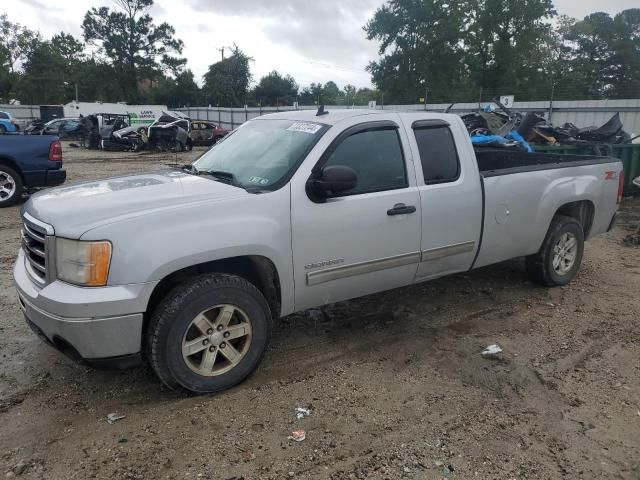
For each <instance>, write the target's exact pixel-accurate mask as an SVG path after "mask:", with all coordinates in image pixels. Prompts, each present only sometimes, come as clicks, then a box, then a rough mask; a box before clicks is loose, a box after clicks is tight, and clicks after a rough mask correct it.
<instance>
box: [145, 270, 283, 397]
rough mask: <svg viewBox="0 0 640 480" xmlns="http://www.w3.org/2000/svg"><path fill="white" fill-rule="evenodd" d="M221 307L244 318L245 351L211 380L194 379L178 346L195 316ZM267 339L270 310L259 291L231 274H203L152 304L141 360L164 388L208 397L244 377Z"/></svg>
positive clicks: (255, 363) (257, 358)
mask: <svg viewBox="0 0 640 480" xmlns="http://www.w3.org/2000/svg"><path fill="white" fill-rule="evenodd" d="M221 304H229V305H233V306H235V307H237V308H239V309H241V310H242V311H243V312H245V313H246V315H247V317H248V318H249V319H250V322H251V337H250V341H249V344H248V349H247V350H246V353H245V354H244V357H242V358H241V360H240V361H239V362H238V364H237V365H235V367H232V368H231V369H230V370H229V371H226V372H224V373H220V374H218V375H216V376H205V375H199V374H197V373H196V372H194V371H193V370H192V369H191V368H190V367H189V365H187V360H185V358H184V357H183V354H182V342H183V339H184V338H185V334H186V333H187V331H188V329H189V328H192V327H191V322H192V320H193V319H194V318H196V316H198V315H199V314H200V313H201V312H204V311H206V310H207V309H210V308H213V307H215V306H216V305H221ZM270 339H271V312H270V310H269V305H268V304H267V301H266V299H265V298H264V296H263V295H262V293H260V291H259V290H258V289H257V288H256V287H255V286H253V285H252V284H251V283H249V282H248V281H246V280H245V279H243V278H240V277H237V276H235V275H228V274H220V273H216V274H206V275H201V276H198V277H195V278H193V279H190V280H187V281H185V282H184V283H182V284H180V285H178V286H177V287H175V288H174V289H173V290H172V291H171V292H170V293H169V294H168V295H167V296H166V298H165V299H164V300H163V301H162V302H161V303H160V304H159V305H158V307H157V308H156V310H155V311H154V312H153V314H152V317H151V320H150V323H149V327H148V329H147V333H146V339H145V342H146V348H145V356H146V358H147V360H148V361H149V363H150V364H151V367H152V368H153V370H154V371H155V373H156V375H157V376H158V377H159V378H160V380H161V381H162V382H163V383H164V384H165V385H166V386H167V387H169V388H170V389H172V390H175V391H178V392H183V393H187V392H192V393H213V392H219V391H222V390H226V389H228V388H231V387H233V386H234V385H237V384H238V383H240V382H242V381H243V380H244V379H245V378H247V377H248V376H249V375H250V374H251V373H252V372H253V371H254V370H255V369H256V367H257V366H258V364H259V363H260V361H261V360H262V357H263V355H264V352H265V350H266V348H267V345H268V344H269V340H270ZM222 347H223V345H222V346H220V347H219V348H222ZM221 358H222V360H223V361H224V360H225V359H224V358H223V357H221Z"/></svg>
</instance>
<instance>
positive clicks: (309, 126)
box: [287, 122, 322, 135]
mask: <svg viewBox="0 0 640 480" xmlns="http://www.w3.org/2000/svg"><path fill="white" fill-rule="evenodd" d="M321 128H322V125H318V124H317V123H309V122H295V123H294V124H293V125H291V126H290V127H289V128H287V130H289V131H290V132H303V133H308V134H310V135H313V134H314V133H318V130H320V129H321Z"/></svg>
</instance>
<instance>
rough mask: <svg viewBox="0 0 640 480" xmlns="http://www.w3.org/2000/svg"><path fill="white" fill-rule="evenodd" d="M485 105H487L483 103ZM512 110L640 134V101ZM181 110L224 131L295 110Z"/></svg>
mask: <svg viewBox="0 0 640 480" xmlns="http://www.w3.org/2000/svg"><path fill="white" fill-rule="evenodd" d="M450 105H451V104H448V103H442V104H429V105H427V111H429V112H443V111H444V110H445V109H446V108H448V107H449V106H450ZM483 105H486V103H484V104H483ZM315 108H317V107H315V106H304V107H302V106H301V107H298V109H300V110H302V109H304V110H311V109H315ZM344 108H367V107H345V106H330V105H327V106H326V107H325V109H326V110H329V111H331V110H335V109H344ZM511 108H512V109H513V110H518V111H521V112H542V113H544V114H545V117H546V118H547V119H549V120H550V121H551V122H552V123H553V124H554V125H563V124H565V123H573V124H574V125H576V126H578V127H581V128H583V127H589V126H592V125H595V126H600V125H602V124H604V123H605V122H606V121H607V120H609V119H610V118H611V117H612V116H613V115H614V114H616V113H620V119H621V120H622V123H623V125H624V129H625V130H626V131H627V132H628V133H630V134H634V133H635V134H640V99H636V100H590V101H564V102H553V103H551V102H548V101H545V102H514V104H513V106H512V107H511ZM376 109H378V110H380V109H384V110H398V111H403V110H404V111H407V110H411V111H415V110H424V109H425V107H424V105H384V106H383V105H377V106H376ZM477 109H478V104H477V103H457V104H454V106H453V107H452V108H451V110H450V112H451V113H457V114H465V113H469V112H472V111H476V110H477ZM176 110H179V111H181V112H183V113H185V114H186V115H188V116H189V117H191V118H193V119H200V120H210V121H213V122H215V123H219V124H220V125H222V126H223V127H227V128H232V129H233V128H236V127H238V126H240V125H242V124H243V123H244V122H246V121H247V120H250V119H252V118H255V117H259V116H260V115H265V114H267V113H274V112H284V111H290V110H295V108H294V107H278V108H276V107H263V108H254V107H251V108H247V109H244V108H222V107H185V108H178V109H176Z"/></svg>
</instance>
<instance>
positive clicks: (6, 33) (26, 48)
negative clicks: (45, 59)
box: [0, 13, 40, 73]
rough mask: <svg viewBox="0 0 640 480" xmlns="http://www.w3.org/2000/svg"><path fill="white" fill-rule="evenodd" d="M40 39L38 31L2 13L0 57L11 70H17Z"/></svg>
mask: <svg viewBox="0 0 640 480" xmlns="http://www.w3.org/2000/svg"><path fill="white" fill-rule="evenodd" d="M39 39H40V34H39V33H38V32H34V31H32V30H29V29H28V28H27V27H23V26H22V25H20V24H19V23H13V22H11V21H10V20H9V17H7V14H6V13H5V14H2V15H0V59H2V62H3V63H2V65H3V66H4V67H6V68H7V69H8V70H9V72H11V73H14V72H15V71H16V67H17V66H18V65H19V64H20V63H21V62H22V61H24V60H25V59H26V57H27V55H28V54H29V52H30V51H31V50H32V49H33V48H34V46H35V42H36V41H38V40H39Z"/></svg>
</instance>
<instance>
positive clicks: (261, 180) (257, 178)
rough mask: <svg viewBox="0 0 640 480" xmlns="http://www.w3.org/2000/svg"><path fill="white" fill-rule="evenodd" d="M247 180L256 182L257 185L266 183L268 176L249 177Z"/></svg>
mask: <svg viewBox="0 0 640 480" xmlns="http://www.w3.org/2000/svg"><path fill="white" fill-rule="evenodd" d="M249 181H250V182H251V183H257V184H258V185H266V184H267V183H269V179H268V178H262V177H249Z"/></svg>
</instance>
